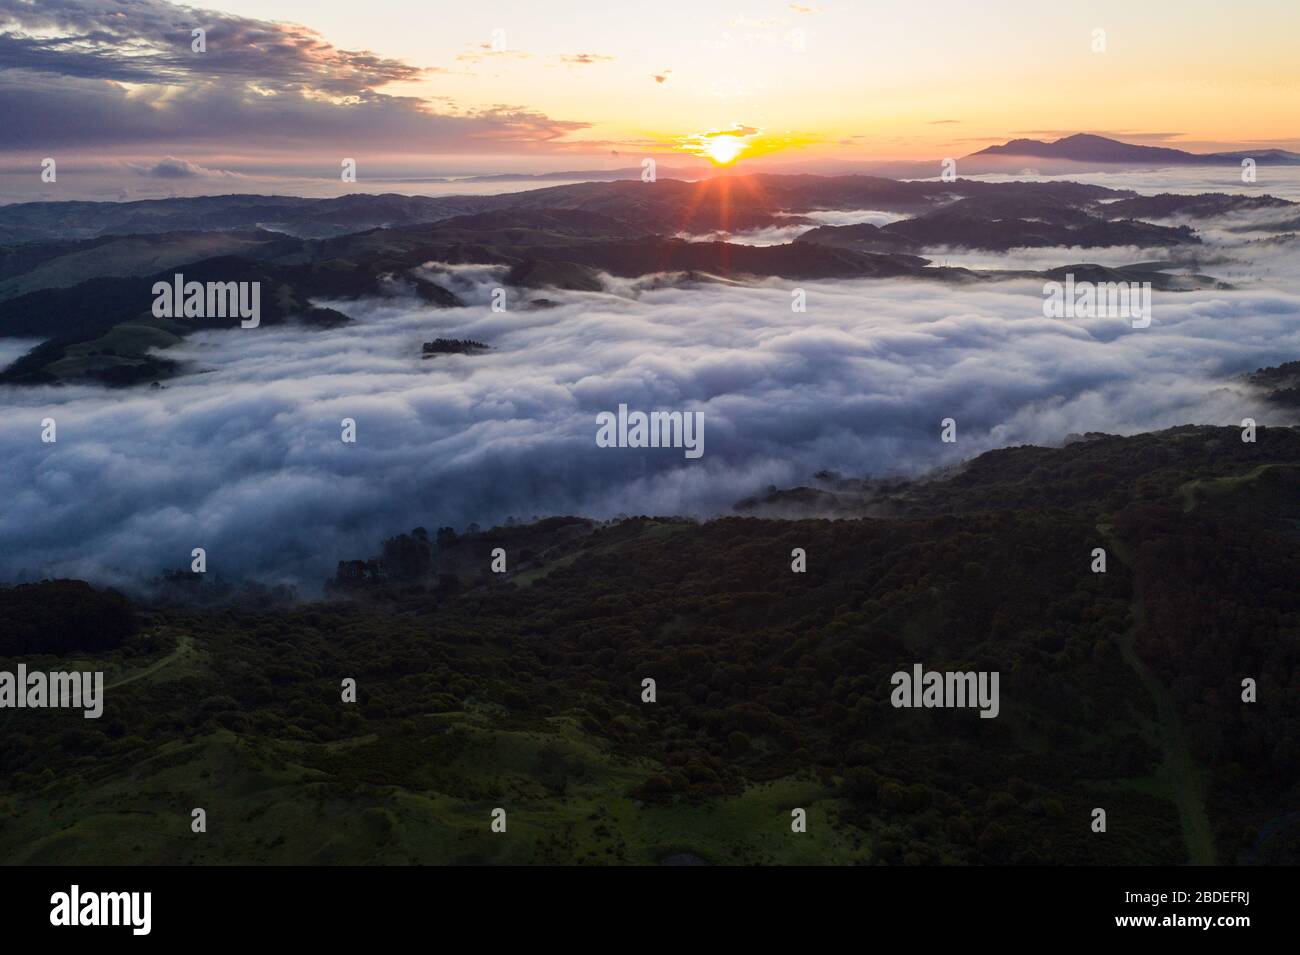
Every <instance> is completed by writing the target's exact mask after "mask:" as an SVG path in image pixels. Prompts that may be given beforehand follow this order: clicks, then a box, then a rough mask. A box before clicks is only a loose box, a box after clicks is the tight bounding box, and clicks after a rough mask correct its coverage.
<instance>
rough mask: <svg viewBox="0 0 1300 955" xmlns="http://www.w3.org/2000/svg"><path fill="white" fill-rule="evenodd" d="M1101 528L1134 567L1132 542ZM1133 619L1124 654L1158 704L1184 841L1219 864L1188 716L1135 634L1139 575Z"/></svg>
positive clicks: (1194, 854) (1192, 853) (1164, 768)
mask: <svg viewBox="0 0 1300 955" xmlns="http://www.w3.org/2000/svg"><path fill="white" fill-rule="evenodd" d="M1097 530H1098V531H1100V532H1101V534H1102V535H1103V536H1104V537H1105V538H1106V543H1107V544H1108V545H1109V547H1110V551H1111V553H1113V554H1114V555H1115V556H1116V557H1118V558H1119V560H1120V562H1121V563H1122V564H1124V565H1125V566H1126V567H1128V568H1129V569H1132V567H1133V555H1132V553H1131V552H1130V551H1129V550H1128V548H1127V547H1126V546H1125V545H1124V544H1123V543H1121V542H1120V541H1119V540H1117V539H1116V538H1115V537H1114V536H1112V534H1111V528H1110V526H1109V525H1104V524H1098V525H1097ZM1131 610H1132V614H1133V625H1132V626H1131V627H1129V629H1128V630H1127V631H1125V632H1124V633H1122V634H1120V635H1119V636H1118V637H1117V642H1118V644H1119V651H1120V656H1122V657H1123V658H1124V662H1125V663H1127V664H1128V665H1129V666H1130V667H1131V668H1132V669H1133V672H1134V673H1136V674H1137V675H1138V679H1140V680H1141V681H1142V685H1143V686H1144V687H1146V690H1147V692H1148V693H1150V694H1151V698H1152V699H1153V700H1155V704H1156V719H1157V725H1158V727H1159V730H1160V743H1161V750H1162V751H1163V753H1164V763H1163V764H1162V765H1161V767H1160V771H1159V773H1158V774H1157V775H1158V777H1159V778H1160V779H1161V781H1162V782H1164V783H1165V784H1166V786H1167V788H1168V789H1169V795H1170V798H1171V799H1173V801H1174V804H1175V805H1176V806H1177V807H1178V817H1179V820H1180V822H1181V823H1182V828H1183V842H1184V843H1186V845H1187V855H1188V861H1189V862H1190V863H1191V864H1192V865H1214V860H1215V856H1214V836H1213V834H1212V832H1211V829H1210V817H1209V814H1208V813H1206V811H1205V780H1204V778H1203V777H1202V775H1201V769H1200V766H1198V765H1197V763H1196V759H1195V757H1194V756H1192V749H1191V746H1190V744H1189V743H1188V742H1187V734H1186V732H1185V731H1184V730H1183V721H1182V720H1181V719H1180V718H1179V716H1178V708H1177V707H1176V706H1175V705H1174V698H1173V694H1171V693H1170V692H1169V689H1168V687H1166V686H1165V685H1164V684H1163V683H1162V682H1160V680H1159V678H1158V677H1156V675H1155V674H1153V673H1152V672H1151V671H1150V670H1149V669H1148V668H1147V665H1146V664H1145V663H1143V662H1142V658H1141V657H1139V656H1138V653H1137V648H1136V641H1135V636H1136V634H1137V631H1138V628H1139V627H1141V626H1142V621H1143V619H1144V614H1143V609H1142V600H1141V597H1140V595H1139V594H1138V592H1137V585H1136V581H1135V583H1134V587H1133V602H1132V605H1131Z"/></svg>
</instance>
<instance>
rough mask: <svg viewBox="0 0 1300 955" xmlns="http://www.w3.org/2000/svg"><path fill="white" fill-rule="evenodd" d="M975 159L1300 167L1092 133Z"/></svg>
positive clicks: (1282, 155)
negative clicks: (1244, 163)
mask: <svg viewBox="0 0 1300 955" xmlns="http://www.w3.org/2000/svg"><path fill="white" fill-rule="evenodd" d="M976 156H1028V157H1033V158H1036V159H1064V160H1069V161H1072V162H1090V163H1144V164H1152V165H1162V166H1163V165H1180V166H1204V165H1221V164H1234V165H1235V164H1239V163H1240V162H1241V160H1243V159H1254V160H1255V161H1256V162H1257V163H1265V164H1273V165H1300V153H1293V152H1288V151H1287V150H1285V149H1259V150H1238V151H1235V152H1223V153H1190V152H1187V151H1186V150H1184V149H1173V148H1171V147H1168V146H1139V145H1136V144H1134V143H1124V142H1120V141H1119V140H1118V139H1108V138H1107V137H1105V136H1096V135H1093V134H1092V133H1076V134H1074V135H1073V136H1066V137H1065V138H1063V139H1058V140H1056V141H1054V142H1043V141H1042V140H1038V139H1013V140H1011V141H1010V142H1006V143H1003V144H1002V145H1001V146H988V147H986V148H985V149H981V150H980V151H979V152H975V153H971V154H970V156H967V157H966V158H967V159H972V158H974V157H976Z"/></svg>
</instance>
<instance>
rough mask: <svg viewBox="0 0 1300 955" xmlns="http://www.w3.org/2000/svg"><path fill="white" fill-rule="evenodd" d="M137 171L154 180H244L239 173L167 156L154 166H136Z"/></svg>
mask: <svg viewBox="0 0 1300 955" xmlns="http://www.w3.org/2000/svg"><path fill="white" fill-rule="evenodd" d="M135 169H136V171H137V172H138V173H139V174H140V175H142V176H149V177H151V178H154V179H225V178H231V177H233V178H243V177H242V176H240V175H239V173H237V172H229V171H227V170H225V169H208V168H207V167H205V166H200V165H199V164H198V163H193V162H190V161H189V160H188V159H177V158H176V157H175V156H165V157H164V158H162V159H160V160H158V161H157V162H156V163H154V164H153V165H151V166H150V165H136V166H135Z"/></svg>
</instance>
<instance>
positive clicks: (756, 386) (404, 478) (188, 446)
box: [0, 239, 1300, 588]
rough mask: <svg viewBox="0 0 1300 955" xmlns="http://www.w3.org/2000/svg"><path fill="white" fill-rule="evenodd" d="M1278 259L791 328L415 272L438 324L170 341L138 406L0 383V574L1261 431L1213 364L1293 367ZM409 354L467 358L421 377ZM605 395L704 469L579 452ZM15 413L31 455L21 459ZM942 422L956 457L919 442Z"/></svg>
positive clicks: (325, 552) (671, 506)
mask: <svg viewBox="0 0 1300 955" xmlns="http://www.w3.org/2000/svg"><path fill="white" fill-rule="evenodd" d="M1234 241H1239V242H1240V241H1241V240H1240V239H1237V240H1234ZM1243 248H1248V247H1243ZM1220 251H1228V250H1220ZM1297 262H1300V259H1297V257H1296V256H1295V255H1294V254H1284V253H1282V252H1279V253H1278V254H1277V255H1276V257H1275V258H1273V259H1270V260H1269V261H1268V262H1267V263H1266V267H1267V269H1268V275H1269V284H1267V285H1265V284H1263V283H1260V282H1256V283H1254V284H1248V285H1247V286H1246V287H1244V288H1242V289H1241V290H1239V291H1231V292H1228V291H1204V292H1195V293H1185V294H1161V293H1156V295H1155V304H1154V316H1153V321H1152V324H1151V327H1150V328H1147V329H1140V330H1135V329H1132V328H1131V327H1129V325H1128V323H1126V322H1124V321H1122V320H1115V319H1097V320H1087V321H1084V320H1072V321H1070V320H1051V319H1045V318H1044V317H1043V316H1042V310H1041V309H1042V284H1041V283H1040V282H1034V281H1015V282H1007V283H999V284H996V285H988V286H980V287H960V288H954V287H949V286H945V285H942V284H939V283H926V282H916V281H853V282H823V283H800V287H802V288H804V289H805V291H806V293H807V302H808V306H807V312H806V313H802V314H799V313H792V312H791V310H790V301H791V297H790V296H791V289H792V285H791V283H784V282H778V281H767V282H761V283H757V284H753V285H736V286H728V285H720V284H703V285H694V286H685V287H678V286H676V285H674V284H671V283H669V284H667V285H664V284H663V283H655V282H652V281H646V280H642V281H637V282H633V281H627V280H612V279H611V280H610V281H609V287H610V289H611V291H610V292H608V293H565V292H556V291H554V290H547V291H545V292H540V293H536V294H537V295H538V296H541V297H545V298H548V299H550V300H552V301H553V302H555V303H556V304H555V306H554V307H551V308H546V309H536V310H530V309H528V308H527V307H526V304H527V303H526V301H523V300H520V299H519V298H518V297H514V298H512V300H511V301H510V308H509V310H508V311H506V312H505V313H494V312H493V311H492V310H491V308H490V305H489V303H490V299H491V290H492V288H494V287H495V286H497V285H499V284H500V283H501V281H502V275H501V272H500V270H499V269H496V268H493V267H490V266H472V265H471V266H456V267H439V266H436V265H432V266H430V267H429V274H430V275H431V276H433V277H436V278H438V279H439V280H440V281H443V282H445V283H447V284H448V285H450V286H453V287H454V288H455V289H456V290H457V292H458V294H460V295H462V297H463V298H464V299H465V300H466V301H468V302H469V305H468V306H467V307H465V308H462V309H432V308H428V307H425V306H422V305H421V304H419V303H418V302H417V301H416V300H415V299H414V298H411V299H397V300H385V301H375V302H368V303H355V302H350V303H335V304H336V306H337V307H339V308H341V309H342V310H344V311H346V312H348V313H349V314H351V315H352V316H353V317H354V319H355V322H354V323H353V324H352V325H351V326H348V327H344V328H339V329H335V330H332V331H319V330H309V329H305V328H295V327H263V328H261V329H258V330H255V331H254V330H248V331H244V330H231V331H226V332H209V333H203V334H199V335H195V336H193V337H191V338H190V339H188V340H187V341H186V342H185V343H184V344H183V345H182V346H180V347H179V348H178V349H174V350H172V351H171V352H170V353H169V354H170V355H171V357H175V358H183V359H186V360H188V361H190V362H193V363H194V365H195V368H196V370H199V371H202V372H203V373H202V374H191V375H188V376H186V377H183V378H179V379H175V380H173V381H171V382H169V383H168V384H167V387H166V388H164V389H162V390H135V389H132V390H108V389H100V388H95V387H89V386H81V385H74V386H65V387H62V388H36V389H8V390H7V392H6V393H5V394H4V396H3V398H4V403H5V406H6V409H7V410H6V414H5V415H4V416H3V418H0V457H2V458H3V459H4V461H5V462H6V466H5V468H4V469H3V470H2V471H0V496H3V498H4V499H5V500H6V501H7V502H8V503H9V506H8V507H6V508H5V509H3V511H0V579H5V578H8V579H13V578H19V577H23V578H30V577H39V576H41V575H70V576H82V577H88V578H91V579H95V580H101V581H108V582H116V583H119V584H121V583H129V582H131V581H137V580H140V579H141V578H146V577H148V576H150V575H152V574H154V573H157V572H158V571H160V570H162V569H164V568H175V567H179V566H183V565H185V564H187V563H188V560H189V557H188V555H189V553H190V550H191V549H192V548H194V547H200V546H201V547H205V548H206V549H207V551H208V555H209V567H210V569H212V570H213V571H214V572H220V573H222V574H225V575H227V576H230V577H238V576H241V575H245V574H250V575H256V576H258V577H260V578H261V579H263V580H266V581H270V582H274V581H286V580H287V581H294V582H300V583H303V584H305V585H306V586H307V587H309V588H310V587H311V586H312V585H315V584H317V583H318V582H319V580H320V579H321V578H323V577H325V576H327V575H329V574H330V573H331V572H332V570H333V568H334V565H335V562H336V561H337V560H339V559H341V558H349V557H361V556H367V555H369V554H372V553H374V552H375V550H376V547H377V544H378V542H379V541H380V540H381V539H382V538H383V537H385V536H388V535H391V534H392V533H395V532H398V531H402V530H408V529H410V528H411V527H414V526H417V525H423V526H425V527H429V528H434V527H437V526H439V525H453V526H457V527H463V526H464V525H465V524H467V523H469V522H470V521H477V522H479V523H480V524H484V525H490V524H493V523H497V522H500V521H502V520H504V519H505V518H506V517H508V516H515V517H520V518H530V517H532V516H533V515H546V514H573V513H576V514H586V515H590V516H593V517H611V516H615V515H618V514H620V513H647V514H691V515H696V516H701V517H704V516H710V515H717V514H724V513H728V512H729V510H730V508H731V506H732V505H733V504H734V502H735V501H737V500H738V499H740V498H742V497H745V496H746V495H749V494H752V493H755V492H758V491H761V490H762V489H763V488H765V487H767V486H768V485H769V484H775V485H778V486H791V485H794V484H798V483H800V482H804V481H806V480H808V478H809V477H810V475H812V474H813V473H814V472H816V471H817V470H819V469H821V468H829V469H833V470H837V471H840V472H842V473H844V474H851V475H864V474H871V475H883V474H900V473H919V472H922V471H924V470H926V469H928V468H931V467H934V466H937V465H943V464H948V463H953V462H955V461H957V460H959V459H964V458H968V457H971V456H973V455H976V454H978V453H980V452H982V451H984V450H987V449H990V448H995V447H1002V446H1006V445H1014V444H1021V443H1039V444H1055V443H1059V442H1060V441H1061V440H1062V439H1063V438H1064V436H1065V435H1066V434H1068V433H1070V432H1085V431H1107V432H1112V433H1133V432H1138V431H1143V430H1149V429H1154V428H1162V427H1167V426H1173V425H1179V424H1186V423H1208V424H1221V425H1222V424H1235V423H1237V422H1239V421H1240V420H1241V419H1242V418H1243V417H1247V416H1250V417H1254V418H1256V419H1257V420H1258V421H1260V422H1261V423H1262V424H1278V423H1283V420H1284V419H1283V416H1282V414H1281V413H1280V412H1279V411H1277V410H1276V409H1273V408H1270V407H1268V406H1265V405H1264V404H1262V403H1261V401H1260V399H1259V398H1258V396H1256V395H1254V394H1252V393H1250V392H1249V391H1247V390H1246V389H1245V388H1244V387H1242V386H1241V385H1240V384H1234V381H1233V376H1236V375H1239V374H1241V373H1243V372H1245V371H1248V370H1253V369H1255V368H1257V367H1260V366H1263V365H1270V364H1276V363H1278V362H1281V361H1287V360H1292V359H1296V358H1300V267H1298V266H1297ZM435 337H448V338H472V339H476V340H479V341H483V342H486V343H488V344H490V345H491V346H492V349H491V351H489V352H487V353H485V354H481V355H475V356H459V355H444V356H440V357H438V358H435V359H430V360H423V359H421V358H420V357H419V354H420V343H421V342H422V341H428V340H430V339H433V338H435ZM619 404H627V405H628V406H629V407H630V408H632V409H634V410H636V409H641V410H682V411H701V412H703V413H704V420H705V431H704V438H705V453H704V456H703V457H702V458H700V459H699V460H698V461H691V460H687V459H685V458H684V456H683V455H682V454H681V452H680V451H673V450H669V449H664V450H644V451H643V450H636V449H602V448H598V447H597V446H596V444H595V433H596V415H597V414H598V413H600V412H602V411H610V410H615V409H617V407H618V405H619ZM45 417H53V418H55V419H56V421H57V423H58V429H59V430H58V436H59V440H58V442H57V444H53V445H49V444H43V443H42V442H41V441H40V438H39V435H40V428H41V425H40V422H41V420H42V419H43V418H45ZM345 417H351V418H354V419H355V420H356V422H357V428H358V440H357V443H356V444H344V443H342V442H341V441H340V439H339V435H340V421H341V419H343V418H345ZM945 417H953V418H955V419H956V421H957V423H958V434H959V441H958V443H957V444H956V445H947V444H943V443H941V442H940V441H939V428H940V421H941V420H942V419H943V418H945Z"/></svg>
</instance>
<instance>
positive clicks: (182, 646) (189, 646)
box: [104, 637, 194, 690]
mask: <svg viewBox="0 0 1300 955" xmlns="http://www.w3.org/2000/svg"><path fill="white" fill-rule="evenodd" d="M193 650H194V641H193V640H191V639H190V638H189V637H178V638H177V639H176V649H175V650H173V651H172V652H171V653H169V654H167V656H165V657H163V658H162V659H161V660H159V661H158V662H157V663H154V664H151V665H150V666H147V667H145V668H144V669H143V670H141V671H140V672H139V673H132V674H131V675H130V676H128V677H123V678H122V679H120V680H118V681H117V682H115V683H110V684H108V686H106V687H104V689H105V690H112V689H115V688H117V687H119V686H126V685H127V684H128V683H134V682H135V681H136V680H143V679H144V678H145V677H147V676H153V675H154V674H155V673H157V672H158V671H159V670H161V669H162V668H163V667H165V666H168V665H169V664H172V663H175V662H176V661H177V660H179V659H180V658H181V657H183V656H186V655H187V654H189V653H191V652H193Z"/></svg>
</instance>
